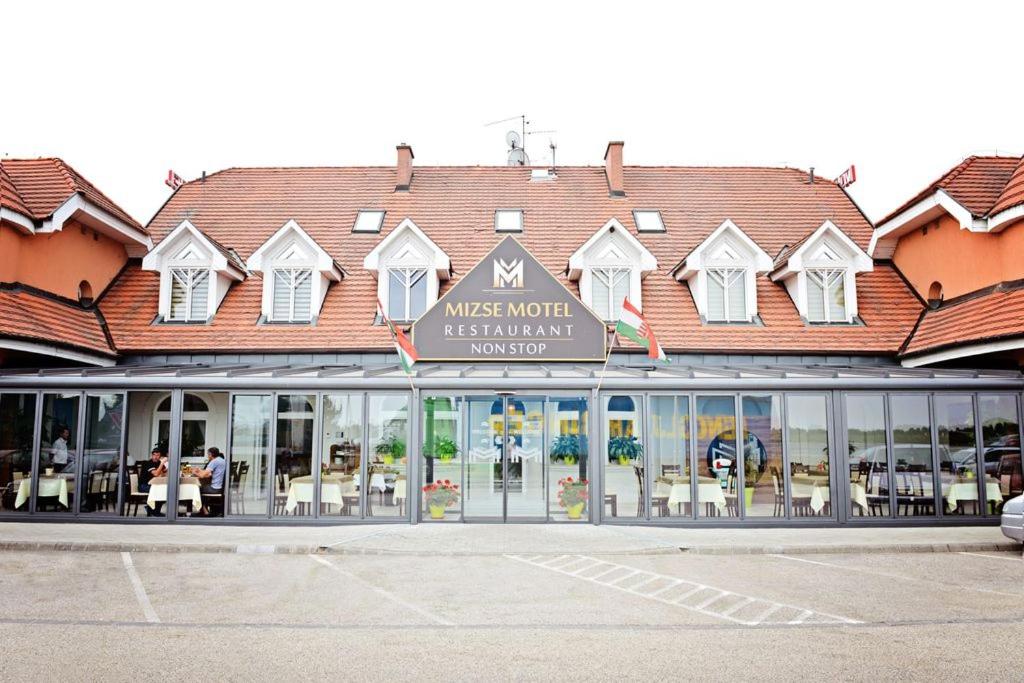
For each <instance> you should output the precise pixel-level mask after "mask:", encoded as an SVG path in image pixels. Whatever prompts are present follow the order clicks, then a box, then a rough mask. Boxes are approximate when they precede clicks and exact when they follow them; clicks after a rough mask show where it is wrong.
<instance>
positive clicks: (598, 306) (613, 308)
mask: <svg viewBox="0 0 1024 683" xmlns="http://www.w3.org/2000/svg"><path fill="white" fill-rule="evenodd" d="M657 268H658V260H657V259H656V258H654V255H653V254H651V252H650V251H648V250H647V248H646V247H644V245H643V244H641V243H640V241H639V240H638V239H637V238H636V237H634V236H633V235H631V234H630V232H629V231H628V230H626V229H625V228H624V227H623V226H622V224H621V223H619V222H618V221H617V220H615V219H614V218H613V219H612V220H610V221H608V222H607V223H605V224H604V226H603V227H602V228H601V229H600V230H598V231H597V232H596V233H595V234H594V235H593V236H592V237H591V238H590V239H589V240H587V242H586V243H585V244H584V245H583V246H582V247H580V248H579V249H577V250H576V252H575V253H574V254H573V255H572V256H570V257H569V269H568V270H569V279H570V280H572V281H578V282H579V283H580V298H581V299H583V302H584V303H585V304H587V305H588V306H590V308H592V309H593V310H594V313H596V314H597V315H598V317H600V318H601V319H603V320H605V321H606V322H613V321H615V320H618V318H619V313H620V312H621V310H622V302H623V300H624V299H626V298H629V300H630V302H631V303H632V304H633V305H635V306H638V307H640V306H642V305H643V301H642V291H641V286H640V283H641V282H642V280H643V278H645V277H647V275H648V274H649V273H652V272H653V271H655V270H657Z"/></svg>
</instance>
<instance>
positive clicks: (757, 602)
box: [505, 555, 861, 626]
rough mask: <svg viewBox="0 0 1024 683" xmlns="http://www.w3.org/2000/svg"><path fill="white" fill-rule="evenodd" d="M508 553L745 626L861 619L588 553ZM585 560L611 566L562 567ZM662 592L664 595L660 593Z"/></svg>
mask: <svg viewBox="0 0 1024 683" xmlns="http://www.w3.org/2000/svg"><path fill="white" fill-rule="evenodd" d="M505 557H507V558H508V559H510V560H515V561H517V562H522V563H524V564H528V565H530V566H533V567H537V568H539V569H544V570H546V571H551V572H557V573H559V574H561V575H563V576H568V577H570V578H573V579H577V580H579V581H588V582H590V583H593V584H597V585H598V586H604V587H605V588H612V589H614V590H617V591H622V592H623V593H629V594H631V595H635V596H637V597H641V598H644V599H646V600H654V601H655V602H660V603H662V604H664V605H669V606H671V607H682V608H683V609H686V610H689V611H691V612H698V613H700V614H704V615H707V616H710V617H716V618H718V619H725V620H727V621H731V622H734V623H738V624H744V625H746V626H758V625H762V624H764V625H769V624H770V625H773V626H777V625H779V624H802V623H803V622H804V621H805V620H806V619H809V618H811V617H814V622H815V623H819V624H825V623H833V624H836V623H838V624H859V623H861V622H859V621H857V620H855V619H849V618H847V617H841V616H837V615H834V614H826V613H824V612H815V611H812V610H809V609H805V608H803V607H798V606H796V605H787V604H785V603H781V602H775V601H774V600H767V599H765V598H756V597H753V596H750V595H742V594H740V593H734V592H733V591H727V590H724V589H721V588H715V587H713V586H707V585H705V584H702V583H697V582H696V581H687V580H685V579H680V578H677V577H675V576H668V575H666V574H656V573H654V572H650V571H645V570H641V569H636V568H635V567H630V566H628V565H624V564H617V563H615V562H608V561H606V560H597V559H594V558H592V557H587V556H586V555H575V556H569V555H566V556H563V557H573V558H574V559H573V561H571V562H569V563H567V564H563V565H562V566H560V567H559V566H552V564H551V562H550V561H548V562H537V561H535V558H530V557H524V556H521V555H506V556H505ZM584 560H587V561H589V562H590V563H591V564H589V565H587V567H589V568H594V567H599V566H601V565H608V566H609V568H608V569H606V570H604V571H601V572H599V573H598V574H595V575H594V576H585V575H582V574H580V570H579V569H574V570H572V571H568V570H566V569H563V567H572V566H575V565H576V562H578V561H584ZM617 571H624V572H626V573H625V574H624V575H622V576H621V577H619V578H617V579H615V580H613V581H600V580H599V579H601V578H603V577H605V576H608V575H611V574H614V573H615V572H617ZM638 575H641V578H642V580H641V581H640V582H636V580H635V579H636V577H637V576H638ZM629 579H633V581H632V582H630V581H628V580H629ZM657 579H663V580H665V581H667V582H669V585H667V586H665V587H664V588H660V589H658V590H656V591H653V592H651V593H645V592H643V591H642V590H637V589H638V588H639V587H640V586H645V585H647V584H649V583H651V582H652V581H654V580H657ZM623 582H626V583H623ZM680 586H682V587H684V588H687V587H688V588H689V590H686V591H685V592H684V593H683V594H682V595H677V596H675V597H672V593H671V592H670V591H671V590H672V589H674V588H679V587H680ZM702 591H710V593H711V595H707V594H705V595H703V596H701V597H700V598H698V600H702V602H700V603H699V604H697V605H688V604H686V603H685V602H684V601H685V600H687V599H688V598H690V597H692V596H694V595H697V594H698V593H700V592H702ZM663 595H664V596H665V597H661V596H663ZM724 598H735V599H736V600H737V601H736V602H735V603H733V602H732V601H728V603H727V604H723V605H722V608H723V609H722V610H721V611H715V610H714V609H711V607H712V605H714V604H715V603H716V602H718V601H720V600H722V599H724ZM761 605H763V607H761ZM751 607H753V608H754V609H755V610H757V611H758V612H759V613H760V616H758V617H757V618H756V619H750V618H742V617H741V616H740V615H741V614H743V613H744V612H746V613H748V614H749V613H750V612H751V611H752V610H748V608H751ZM779 612H781V614H780V615H779V616H780V617H781V618H780V619H779V620H777V621H773V622H766V621H765V620H766V619H767V618H768V617H769V616H771V615H774V614H776V613H779ZM787 613H788V614H789V615H790V616H789V617H787V616H786V614H787Z"/></svg>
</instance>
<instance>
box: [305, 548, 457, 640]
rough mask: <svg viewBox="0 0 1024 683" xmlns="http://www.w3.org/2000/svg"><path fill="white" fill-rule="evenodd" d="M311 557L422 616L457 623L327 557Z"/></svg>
mask: <svg viewBox="0 0 1024 683" xmlns="http://www.w3.org/2000/svg"><path fill="white" fill-rule="evenodd" d="M309 559H311V560H313V561H314V562H319V563H320V564H322V565H323V566H325V567H327V568H329V569H331V570H333V571H335V572H337V573H338V574H341V575H342V576H344V577H345V578H347V579H350V580H352V581H355V582H356V583H359V584H362V585H363V586H366V587H367V588H369V589H370V590H372V591H373V592H374V593H377V594H378V595H381V596H383V597H385V598H387V599H388V600H391V601H392V602H395V603H397V604H399V605H401V606H402V607H404V608H405V609H407V610H409V611H411V612H415V613H416V614H419V615H420V616H422V617H426V618H427V619H430V620H431V621H433V622H435V623H438V624H442V625H444V626H454V625H455V622H452V621H448V620H447V619H445V618H444V617H441V616H438V615H437V614H434V613H433V612H430V611H428V610H425V609H423V608H422V607H419V606H417V605H414V604H412V603H411V602H406V601H405V600H403V599H402V598H400V597H398V596H397V595H395V594H394V593H391V592H390V591H387V590H384V589H383V588H381V587H380V586H375V585H374V584H372V583H370V582H369V581H367V580H366V579H364V578H362V577H359V576H356V575H355V574H353V573H351V572H347V571H345V570H344V569H342V568H341V567H339V566H338V565H336V564H334V563H333V562H330V561H328V560H327V559H325V558H323V557H319V556H317V555H310V556H309Z"/></svg>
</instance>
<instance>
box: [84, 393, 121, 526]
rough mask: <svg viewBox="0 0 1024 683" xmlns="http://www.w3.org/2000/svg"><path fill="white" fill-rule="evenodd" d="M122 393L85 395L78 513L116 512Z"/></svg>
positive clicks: (119, 467) (113, 513) (112, 513)
mask: <svg viewBox="0 0 1024 683" xmlns="http://www.w3.org/2000/svg"><path fill="white" fill-rule="evenodd" d="M123 428H124V394H99V395H87V396H86V398H85V447H84V450H83V453H82V455H83V457H82V463H83V467H82V472H83V476H82V477H81V481H80V483H79V486H80V487H81V494H80V495H81V501H82V505H81V510H80V512H82V513H93V514H110V515H116V514H117V491H118V485H117V483H118V479H119V473H120V472H119V471H120V469H121V436H122V430H123Z"/></svg>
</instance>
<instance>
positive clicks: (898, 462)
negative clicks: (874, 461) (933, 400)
mask: <svg viewBox="0 0 1024 683" xmlns="http://www.w3.org/2000/svg"><path fill="white" fill-rule="evenodd" d="M968 400H969V399H968ZM889 401H890V403H889V405H890V408H889V410H890V411H891V419H892V449H893V481H894V484H893V485H894V486H895V488H896V514H897V515H898V516H900V517H920V516H928V515H934V514H935V495H934V492H933V489H934V487H933V483H932V482H933V477H932V469H933V468H932V442H931V420H930V419H929V417H928V397H927V396H919V395H913V394H892V395H891V396H890V398H889ZM972 431H973V428H972ZM940 449H941V446H940Z"/></svg>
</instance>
